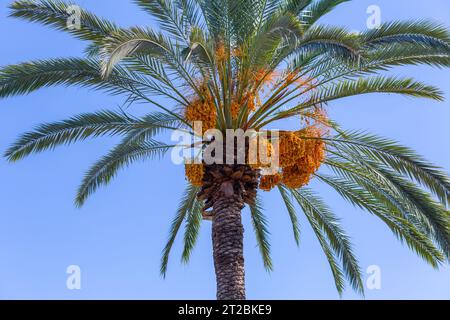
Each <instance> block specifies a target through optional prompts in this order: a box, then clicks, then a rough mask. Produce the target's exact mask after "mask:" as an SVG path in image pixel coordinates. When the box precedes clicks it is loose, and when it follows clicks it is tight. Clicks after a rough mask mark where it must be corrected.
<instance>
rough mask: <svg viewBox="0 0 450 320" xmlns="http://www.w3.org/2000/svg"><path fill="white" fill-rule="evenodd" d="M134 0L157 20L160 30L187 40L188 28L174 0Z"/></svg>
mask: <svg viewBox="0 0 450 320" xmlns="http://www.w3.org/2000/svg"><path fill="white" fill-rule="evenodd" d="M134 2H135V3H136V4H137V5H139V6H140V7H141V8H142V9H144V11H146V12H148V13H150V14H151V15H152V17H153V18H155V19H156V20H157V22H158V23H159V26H160V27H161V30H164V31H166V32H167V33H169V34H170V35H172V36H173V37H174V38H175V39H176V40H178V41H181V42H187V41H188V30H187V29H186V25H185V24H184V23H183V22H184V20H183V15H182V13H183V11H181V10H179V7H178V6H177V5H176V3H175V1H170V0H152V1H148V0H134Z"/></svg>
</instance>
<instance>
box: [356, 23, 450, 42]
mask: <svg viewBox="0 0 450 320" xmlns="http://www.w3.org/2000/svg"><path fill="white" fill-rule="evenodd" d="M361 39H362V41H363V42H364V43H365V44H366V45H367V46H376V45H386V44H391V43H401V44H409V43H416V44H420V45H422V46H426V47H431V48H444V49H448V48H449V45H450V33H449V32H448V30H447V28H446V27H444V26H443V25H441V24H437V23H434V22H431V21H426V20H420V21H406V22H397V21H394V22H388V23H384V24H382V25H381V26H380V28H376V29H371V30H368V31H365V32H364V33H362V34H361Z"/></svg>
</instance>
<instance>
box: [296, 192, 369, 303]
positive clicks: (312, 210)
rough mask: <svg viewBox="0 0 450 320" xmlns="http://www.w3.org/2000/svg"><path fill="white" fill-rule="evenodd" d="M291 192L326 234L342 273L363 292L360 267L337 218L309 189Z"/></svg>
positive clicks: (354, 287) (309, 217)
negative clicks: (340, 265) (337, 258)
mask: <svg viewBox="0 0 450 320" xmlns="http://www.w3.org/2000/svg"><path fill="white" fill-rule="evenodd" d="M291 192H292V194H293V196H294V198H295V199H296V200H297V201H298V203H299V205H300V206H301V208H302V210H303V212H304V213H305V215H306V216H307V217H308V219H309V220H312V221H315V223H317V224H318V226H319V227H320V228H321V229H322V230H323V231H324V232H325V234H326V235H327V238H328V239H329V241H330V244H331V247H332V248H333V250H334V251H335V252H336V254H337V255H338V257H339V258H340V259H341V262H342V265H343V271H344V274H345V276H346V277H347V279H348V281H349V282H350V284H351V286H352V287H353V289H354V290H356V291H357V292H359V293H361V294H363V293H364V286H363V283H362V277H361V271H360V267H359V265H358V261H357V260H356V258H355V256H354V254H353V249H352V247H351V244H350V239H349V238H348V236H347V235H346V234H345V232H344V231H343V230H342V228H341V227H340V224H339V219H338V218H337V217H336V216H335V215H334V214H333V213H332V212H331V210H330V209H329V208H328V207H327V206H326V205H325V204H324V203H323V202H322V200H320V199H319V198H318V197H317V196H316V195H315V194H314V193H313V192H312V191H311V190H309V189H307V188H303V189H300V190H293V189H291Z"/></svg>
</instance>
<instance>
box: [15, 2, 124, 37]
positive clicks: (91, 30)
mask: <svg viewBox="0 0 450 320" xmlns="http://www.w3.org/2000/svg"><path fill="white" fill-rule="evenodd" d="M72 5H74V4H73V3H69V2H63V1H49V0H37V1H36V0H19V1H15V2H13V3H12V4H11V5H10V6H9V8H10V10H11V13H10V16H11V17H16V18H21V19H26V20H28V21H32V22H39V23H42V24H44V25H48V26H52V27H55V28H56V29H57V30H61V31H65V32H69V33H71V34H73V35H74V36H76V37H78V38H80V39H82V40H88V41H92V42H94V43H99V42H100V41H102V40H103V39H104V38H105V37H107V36H109V35H110V34H111V33H112V32H114V31H117V30H119V29H120V28H119V27H118V26H117V25H116V24H114V23H113V22H110V21H108V20H106V19H103V18H99V17H97V16H96V15H94V14H93V13H91V12H88V11H86V10H84V9H81V8H80V13H81V15H80V17H79V18H80V20H79V21H80V28H68V27H67V21H68V20H69V18H70V17H71V15H72V12H71V10H69V9H70V7H71V6H72Z"/></svg>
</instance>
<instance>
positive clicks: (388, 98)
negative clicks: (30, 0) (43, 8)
mask: <svg viewBox="0 0 450 320" xmlns="http://www.w3.org/2000/svg"><path fill="white" fill-rule="evenodd" d="M8 3H10V1H2V2H1V4H0V43H1V46H0V65H7V64H10V63H17V62H22V61H26V60H30V59H38V58H51V57H61V56H63V57H66V56H80V55H81V54H82V50H83V48H84V43H82V42H81V41H78V40H75V39H73V38H71V37H70V36H68V35H66V34H64V33H61V32H57V31H51V30H50V29H48V28H46V27H43V26H40V25H35V24H30V23H27V22H24V21H19V20H16V19H12V18H7V4H8ZM77 3H78V4H80V5H81V6H83V7H85V8H87V9H90V10H92V11H94V12H96V13H97V14H99V15H101V16H105V17H108V18H111V19H112V20H114V21H116V22H118V23H119V24H121V25H123V26H131V25H145V24H148V23H149V18H148V16H147V15H145V14H144V13H143V12H141V11H139V9H137V7H136V6H135V5H133V4H132V1H131V0H115V1H106V0H100V1H99V0H96V1H94V0H79V1H78V2H77ZM371 4H376V5H379V6H380V7H381V10H382V19H383V21H387V20H392V19H414V18H433V19H436V20H438V21H441V22H444V23H446V24H447V25H448V26H450V21H449V20H450V19H449V18H450V3H449V2H448V0H433V1H419V0H396V1H392V0H357V1H353V2H351V3H348V4H344V5H342V6H341V7H340V8H339V9H338V10H337V11H336V12H335V13H333V14H331V15H329V16H328V17H327V18H326V19H324V22H326V23H331V24H336V25H345V26H348V27H349V28H351V29H355V30H360V29H363V28H364V27H365V24H366V19H367V16H368V15H367V14H366V8H367V7H368V6H369V5H371ZM396 72H397V73H399V74H406V75H413V76H416V77H417V78H418V79H420V80H423V81H427V82H429V83H431V84H435V85H439V86H440V87H441V88H442V89H443V91H444V92H445V93H446V96H447V98H449V96H450V81H449V71H448V70H437V69H430V68H425V67H414V68H402V70H396ZM121 102H123V99H121V98H119V97H111V96H107V95H106V94H103V93H99V92H95V91H89V90H86V89H77V88H61V87H58V88H49V89H44V90H41V91H39V92H37V93H33V94H31V95H29V96H26V97H15V98H10V99H6V100H0V118H1V119H2V125H1V126H0V151H1V152H2V153H3V152H4V150H5V149H6V148H7V147H8V145H9V144H10V143H11V142H12V141H14V139H15V138H16V137H17V136H18V135H19V134H20V133H22V132H23V131H26V130H30V129H31V128H32V127H34V126H35V125H37V124H39V123H41V122H48V121H56V120H61V119H64V118H67V117H69V116H72V115H75V114H78V113H81V112H90V111H95V110H100V109H105V108H106V109H108V108H109V109H115V108H117V107H118V106H119V105H120V104H121ZM147 109H148V106H146V105H136V106H134V107H132V108H131V109H129V111H131V112H136V113H142V112H145V111H147ZM330 114H331V116H332V117H333V118H334V119H336V120H338V121H340V122H341V123H342V125H343V126H344V127H345V128H348V129H367V130H370V131H372V132H374V133H377V134H381V135H383V136H387V137H391V138H394V139H397V140H398V141H400V142H402V143H403V144H406V145H408V146H411V147H413V148H415V149H416V150H417V151H418V152H419V153H421V154H423V155H425V156H426V157H427V158H428V159H430V160H431V161H433V162H434V163H436V164H438V165H440V166H442V167H444V168H445V169H446V171H450V142H449V139H448V137H449V135H450V126H449V123H450V102H449V100H447V101H446V102H444V103H437V102H433V101H428V100H417V99H411V98H405V97H398V96H392V95H378V96H377V95H371V96H362V97H357V98H350V99H346V100H342V101H338V102H335V103H334V104H332V105H331V107H330ZM115 142H116V141H114V140H113V139H107V138H102V139H99V140H95V141H88V142H85V143H81V144H77V145H74V146H71V147H69V148H65V147H63V148H58V149H57V150H55V152H47V153H44V154H39V155H37V156H33V157H31V158H28V159H26V160H24V161H21V162H19V163H16V164H8V163H7V162H6V161H5V160H4V159H0V181H1V183H0V298H3V299H18V298H19V299H21V298H25V299H35V298H38V299H110V298H111V299H185V298H189V299H214V298H215V277H214V270H213V264H212V254H211V240H210V238H211V236H210V224H209V223H204V224H203V225H202V230H201V236H200V239H199V241H198V246H197V247H196V249H195V251H194V254H193V256H192V262H191V263H190V264H189V265H187V266H186V265H182V264H181V263H180V254H181V246H180V244H181V241H177V243H176V246H175V247H174V250H173V254H172V259H171V262H170V267H169V273H168V277H167V279H165V280H164V279H162V278H161V277H160V276H159V262H160V254H161V250H162V248H163V246H164V244H165V241H166V238H167V235H168V229H169V224H170V221H171V219H172V218H173V216H174V213H175V210H176V206H177V201H178V197H179V196H180V194H181V192H182V189H183V187H184V176H183V168H182V167H175V166H173V165H172V163H171V162H170V158H166V159H165V161H161V162H151V163H149V162H147V163H138V164H135V165H133V166H132V167H130V168H129V169H128V170H126V171H123V172H121V174H120V175H119V176H118V177H117V179H116V180H114V181H113V183H112V184H111V185H110V186H109V187H107V188H103V189H101V190H100V191H99V192H98V193H96V194H95V195H94V196H93V197H92V198H91V199H90V200H89V201H88V203H87V204H86V206H85V207H84V208H82V209H76V208H75V207H74V205H73V199H74V194H75V191H76V188H77V186H78V184H79V183H80V180H81V178H82V176H83V174H84V172H85V171H86V170H87V169H88V167H89V166H90V165H91V164H92V163H93V162H94V161H95V160H96V159H97V158H99V157H100V156H101V155H103V154H104V153H105V152H107V151H108V148H110V147H111V146H113V145H114V143H115ZM313 186H314V187H316V184H315V183H313ZM317 190H318V191H320V192H321V193H322V195H323V197H324V198H326V200H327V202H328V203H329V204H330V205H331V207H332V208H333V209H334V210H335V211H336V212H337V213H338V214H339V215H340V217H342V220H343V222H342V223H343V225H344V227H345V229H346V230H347V231H348V233H349V235H350V236H351V237H352V239H353V242H354V245H355V249H356V252H357V254H358V257H359V260H360V262H361V266H362V268H363V271H365V270H366V268H367V267H368V266H370V265H378V266H380V268H381V271H382V289H381V290H374V291H370V290H368V291H367V293H366V298H367V299H394V298H401V299H408V298H411V299H417V298H425V299H427V298H436V299H450V269H449V268H448V267H443V268H442V269H441V270H439V271H436V270H434V269H432V268H431V267H429V266H428V265H426V264H425V263H424V262H422V260H420V259H419V258H418V257H416V256H415V255H414V254H413V253H412V252H410V251H409V250H408V249H407V248H406V247H405V246H402V245H401V244H400V243H399V242H397V240H396V239H395V238H394V236H393V235H392V234H391V233H390V232H389V231H388V229H387V228H386V227H385V226H384V225H383V224H382V223H380V222H379V221H378V220H377V219H376V218H374V217H371V216H370V215H369V214H368V213H365V212H363V211H360V210H357V209H354V208H353V207H352V206H351V205H349V204H347V203H345V202H344V201H343V200H342V199H341V198H339V197H338V196H337V195H336V194H335V193H333V191H331V190H329V189H327V188H325V187H321V186H317ZM264 203H265V207H266V210H267V215H268V217H269V219H270V229H271V233H272V235H271V240H272V254H273V259H274V262H275V271H274V272H272V273H270V274H268V273H266V272H265V271H264V268H263V265H262V263H261V258H260V256H259V252H258V249H257V248H256V244H255V239H254V235H253V231H252V230H251V225H250V221H249V216H248V212H247V211H246V212H245V213H244V223H245V226H246V236H245V255H246V272H247V278H246V279H247V291H248V297H249V298H251V299H271V298H274V299H316V298H321V299H335V298H339V296H338V294H337V293H336V290H335V288H334V284H333V281H332V276H331V273H330V270H329V268H328V265H327V263H326V260H325V258H324V256H323V253H322V251H321V250H320V248H319V246H318V244H317V241H316V239H315V237H314V235H313V234H312V232H311V230H310V228H309V226H308V225H307V222H306V221H305V219H303V217H302V219H301V222H302V235H301V238H302V243H301V247H300V248H297V247H296V246H295V244H294V241H293V236H292V234H291V227H290V225H289V219H288V216H287V214H286V212H285V210H284V208H283V207H282V205H281V202H280V200H279V198H278V194H276V193H274V194H264ZM178 240H181V239H178ZM69 265H79V266H80V267H81V270H82V289H81V290H79V291H70V290H68V289H67V288H66V278H67V275H66V273H65V272H66V268H67V266H69ZM343 298H344V299H358V298H359V297H358V296H357V295H355V294H354V293H353V292H352V291H351V290H350V289H348V290H347V291H346V293H345V294H344V296H343Z"/></svg>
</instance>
